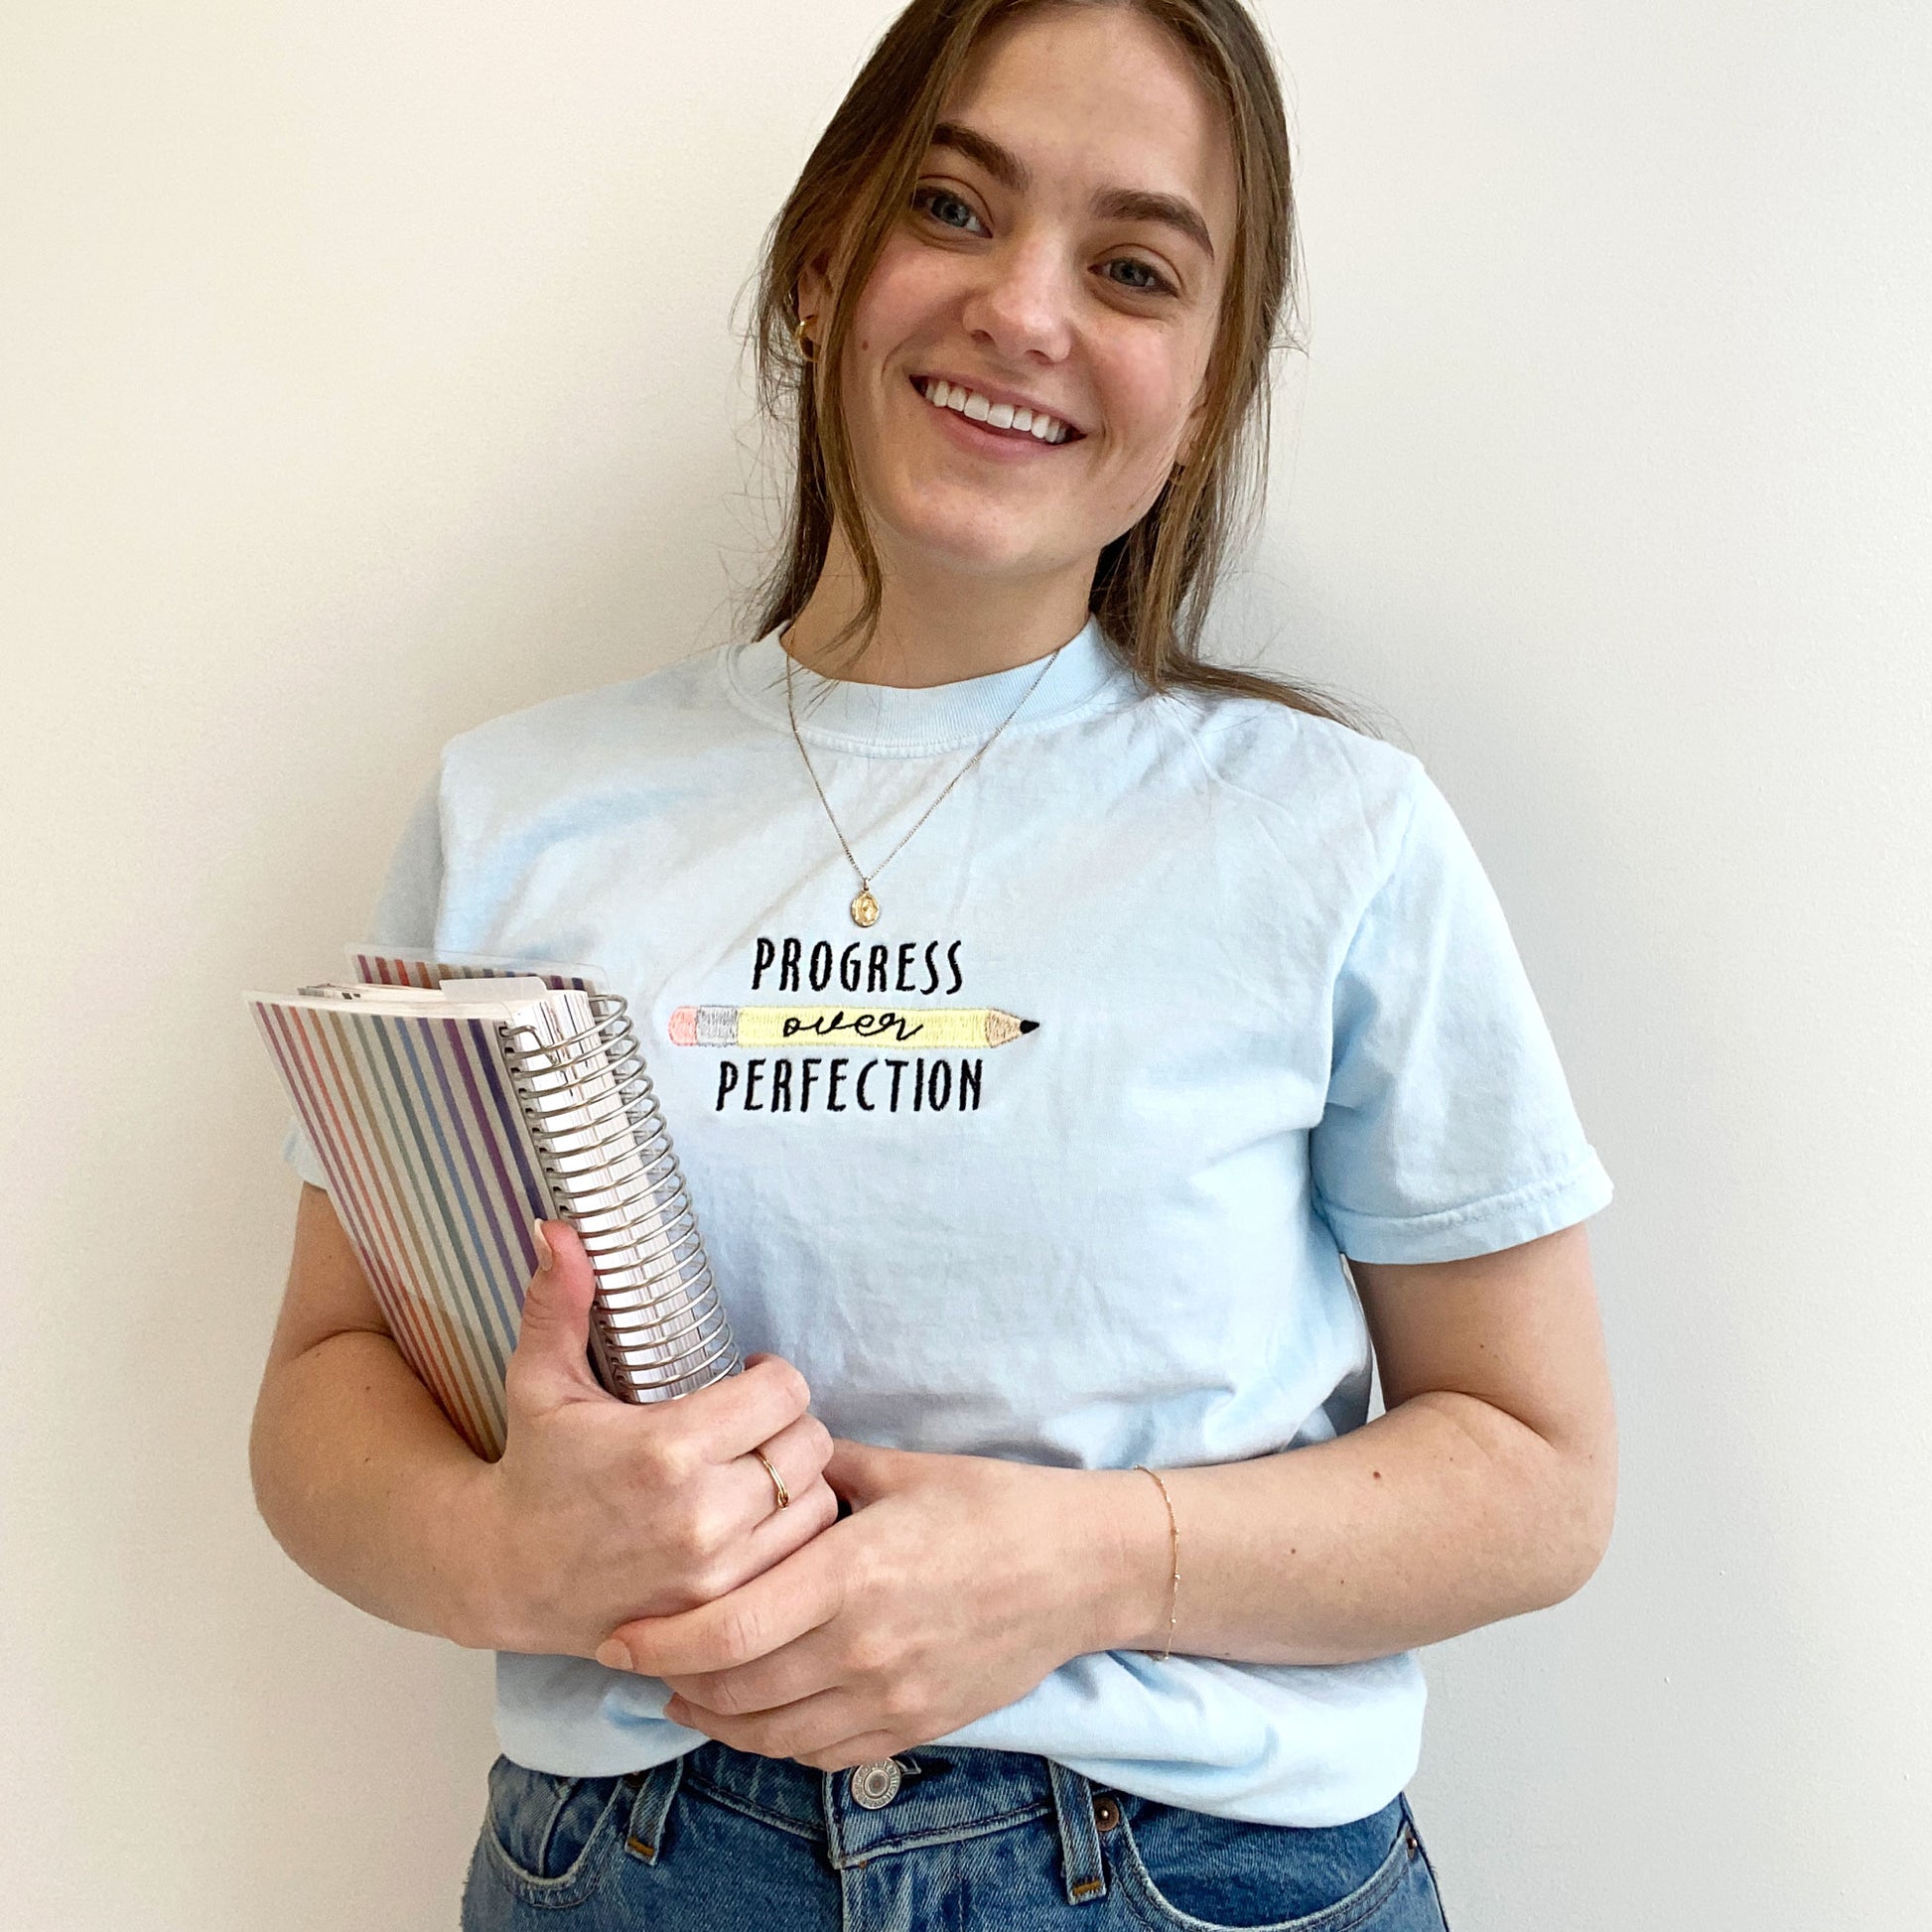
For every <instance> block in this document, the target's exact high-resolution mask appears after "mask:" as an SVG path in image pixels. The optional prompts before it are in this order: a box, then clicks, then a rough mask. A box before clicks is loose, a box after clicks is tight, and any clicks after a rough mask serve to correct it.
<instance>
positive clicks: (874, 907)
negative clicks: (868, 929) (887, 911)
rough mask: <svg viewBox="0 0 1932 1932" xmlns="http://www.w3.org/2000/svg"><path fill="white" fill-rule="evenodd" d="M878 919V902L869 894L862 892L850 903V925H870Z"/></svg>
mask: <svg viewBox="0 0 1932 1932" xmlns="http://www.w3.org/2000/svg"><path fill="white" fill-rule="evenodd" d="M878 917H879V901H878V900H877V899H876V898H874V897H873V896H872V894H871V893H870V892H862V893H861V894H860V895H859V897H857V898H855V899H854V900H853V901H852V923H853V924H854V925H871V924H873V923H874V922H875V921H876V920H877V919H878Z"/></svg>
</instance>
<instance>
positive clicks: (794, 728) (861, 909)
mask: <svg viewBox="0 0 1932 1932" xmlns="http://www.w3.org/2000/svg"><path fill="white" fill-rule="evenodd" d="M778 648H779V649H780V650H781V651H784V659H785V717H786V718H787V719H788V720H789V721H790V723H791V742H792V743H793V744H794V745H796V746H797V747H798V756H799V757H800V758H801V759H804V760H805V775H806V776H807V777H808V778H810V779H811V781H812V789H813V790H814V791H815V792H817V793H818V802H819V803H820V804H821V805H823V806H824V807H825V816H826V817H827V818H828V819H830V820H831V824H832V830H833V833H834V834H835V835H836V836H837V838H838V841H839V844H840V846H841V847H842V848H843V849H844V852H845V856H846V858H847V859H848V860H849V861H850V862H851V866H852V870H853V871H854V872H855V873H857V874H858V875H859V890H858V892H857V893H855V894H854V895H853V897H852V907H851V910H852V923H853V924H854V925H874V924H876V923H877V922H878V919H879V898H878V895H877V894H875V893H874V892H873V890H872V882H873V880H875V879H877V878H878V877H879V875H880V874H881V873H882V872H884V871H885V870H886V868H887V867H888V866H889V865H891V864H892V862H893V861H894V860H895V859H897V857H898V855H899V851H900V849H901V848H902V847H903V846H904V844H905V840H906V839H909V838H910V837H911V836H912V832H916V831H917V830H918V829H919V827H920V826H921V825H923V824H924V823H925V822H926V820H927V819H929V818H930V817H931V816H932V814H933V813H934V812H936V811H937V810H938V809H939V807H940V805H941V804H943V803H944V802H945V797H946V792H948V791H950V790H951V789H952V788H953V786H954V785H956V784H957V783H958V782H959V781H960V779H961V778H963V777H965V775H966V774H967V772H969V771H970V770H971V769H972V768H973V766H974V765H976V764H977V763H978V762H979V761H980V759H983V758H984V757H985V756H986V755H987V753H988V752H990V751H991V750H992V749H993V740H994V739H995V738H998V737H999V735H1000V734H1001V733H1002V732H1003V731H1005V730H1006V728H1007V727H1008V726H1009V725H1010V724H1012V723H1013V721H1014V720H1015V719H1016V718H1017V717H1019V715H1020V705H1023V704H1025V703H1026V702H1027V700H1028V699H1029V698H1031V697H1032V696H1033V694H1034V693H1035V691H1037V690H1038V689H1039V681H1040V679H1041V678H1043V677H1044V676H1045V675H1046V673H1047V672H1048V671H1050V670H1051V669H1052V668H1053V659H1054V658H1055V657H1057V656H1058V655H1059V654H1060V652H1059V651H1058V650H1056V651H1054V652H1052V653H1051V654H1050V655H1049V656H1048V657H1047V659H1046V661H1045V662H1044V663H1043V664H1041V665H1040V667H1039V669H1038V671H1037V672H1036V673H1035V677H1034V681H1033V682H1032V683H1031V684H1030V685H1028V686H1027V688H1026V689H1025V690H1024V691H1023V692H1021V694H1020V704H1016V705H1015V706H1014V707H1013V709H1012V710H1011V711H1009V712H1008V713H1007V715H1006V716H1005V717H1004V718H1002V719H1001V720H1000V722H999V723H998V724H997V725H995V726H994V727H993V736H992V738H989V739H988V740H987V741H986V743H985V744H984V745H982V746H981V747H980V748H979V750H978V751H977V752H975V753H974V754H973V756H972V757H971V758H969V759H967V760H966V762H965V763H964V764H962V765H961V766H960V767H959V769H958V770H957V771H955V772H954V773H953V774H952V776H951V777H950V778H948V779H947V780H946V784H945V790H943V791H941V792H940V794H939V796H938V797H937V798H935V799H934V800H933V801H932V803H931V804H929V805H928V806H927V807H926V808H925V810H924V811H922V812H921V813H920V814H919V815H918V817H917V818H916V819H914V820H913V821H912V831H911V832H907V833H906V835H905V838H904V839H900V840H899V842H898V844H897V845H896V846H894V847H893V849H892V851H890V852H889V853H887V855H886V856H885V858H883V859H882V860H880V862H879V863H878V865H876V866H874V867H873V869H872V872H871V873H870V874H868V873H867V871H866V869H865V867H863V866H862V865H860V863H859V861H858V860H857V858H855V857H854V856H853V851H852V847H851V846H850V845H848V844H847V843H846V837H845V834H844V833H843V832H841V831H840V830H839V821H838V819H837V818H836V817H835V816H834V815H833V812H832V803H831V800H830V799H828V798H827V797H826V796H825V787H824V786H823V785H822V784H820V783H819V781H818V773H817V772H816V771H814V770H813V769H812V760H811V755H810V754H809V753H808V752H807V751H806V750H805V741H804V740H803V739H802V738H801V737H799V735H798V713H797V711H796V710H795V709H794V708H793V705H792V699H791V652H790V651H789V650H786V649H785V640H784V638H783V637H782V636H781V637H780V638H779V639H778ZM1065 648H1066V646H1065V645H1064V644H1062V645H1061V646H1060V650H1064V649H1065Z"/></svg>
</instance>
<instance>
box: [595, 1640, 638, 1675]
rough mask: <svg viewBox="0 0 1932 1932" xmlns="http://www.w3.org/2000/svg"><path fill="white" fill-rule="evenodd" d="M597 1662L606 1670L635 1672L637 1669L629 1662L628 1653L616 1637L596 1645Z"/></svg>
mask: <svg viewBox="0 0 1932 1932" xmlns="http://www.w3.org/2000/svg"><path fill="white" fill-rule="evenodd" d="M597 1661H598V1662H599V1663H600V1664H602V1665H603V1666H604V1668H605V1669H606V1670H635V1669H636V1668H637V1666H636V1665H635V1664H633V1663H632V1662H631V1661H630V1652H629V1651H627V1650H626V1649H625V1648H624V1647H623V1645H622V1644H621V1643H620V1642H619V1641H618V1640H617V1638H616V1637H609V1638H607V1639H606V1640H605V1641H604V1642H603V1643H601V1644H599V1645H598V1647H597Z"/></svg>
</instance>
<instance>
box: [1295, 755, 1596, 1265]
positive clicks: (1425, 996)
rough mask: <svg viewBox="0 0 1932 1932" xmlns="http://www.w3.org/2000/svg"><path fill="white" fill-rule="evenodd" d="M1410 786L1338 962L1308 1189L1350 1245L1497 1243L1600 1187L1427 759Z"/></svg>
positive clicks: (1399, 1256) (1389, 1249)
mask: <svg viewBox="0 0 1932 1932" xmlns="http://www.w3.org/2000/svg"><path fill="white" fill-rule="evenodd" d="M1411 798H1412V807H1413V808H1412V810H1411V813H1410V816H1409V820H1408V823H1407V826H1406V828H1405V830H1404V833H1403V835H1402V839H1401V843H1400V846H1399V848H1398V850H1397V853H1396V858H1395V862H1394V864H1393V866H1392V867H1391V868H1390V871H1389V873H1388V876H1387V877H1386V878H1385V879H1384V881H1383V882H1382V885H1381V887H1380V888H1379V890H1378V891H1377V892H1376V894H1375V896H1374V897H1373V899H1372V900H1371V901H1370V903H1369V905H1368V908H1367V910H1366V911H1365V912H1364V913H1363V915H1362V919H1361V922H1360V924H1359V926H1358V927H1357V929H1356V931H1355V934H1354V936H1353V938H1352V940H1351V942H1350V944H1349V947H1348V950H1347V953H1346V956H1345V957H1344V959H1343V962H1342V965H1341V969H1340V971H1339V973H1338V974H1337V976H1336V981H1335V986H1334V993H1333V1048H1332V1057H1331V1061H1330V1067H1329V1075H1328V1092H1327V1100H1326V1105H1325V1107H1324V1110H1323V1112H1322V1116H1321V1120H1320V1122H1319V1124H1318V1125H1317V1126H1316V1127H1315V1129H1314V1131H1313V1132H1312V1134H1311V1137H1310V1162H1311V1172H1312V1178H1313V1184H1314V1196H1315V1204H1316V1206H1317V1208H1318V1209H1319V1211H1320V1213H1321V1215H1322V1217H1323V1218H1324V1219H1325V1220H1326V1221H1327V1223H1328V1225H1329V1227H1330V1229H1331V1230H1332V1231H1333V1233H1334V1237H1335V1240H1336V1242H1337V1244H1338V1245H1339V1246H1340V1248H1341V1250H1342V1252H1343V1253H1344V1254H1346V1255H1349V1256H1352V1257H1353V1258H1354V1259H1356V1260H1358V1261H1370V1262H1426V1261H1458V1260H1462V1259H1464V1258H1466V1257H1468V1256H1470V1255H1481V1254H1493V1253H1495V1252H1496V1251H1497V1250H1499V1249H1502V1248H1510V1247H1515V1246H1516V1245H1517V1244H1518V1243H1520V1242H1524V1241H1532V1240H1535V1239H1536V1238H1537V1237H1538V1236H1539V1235H1544V1234H1551V1233H1554V1232H1555V1231H1556V1230H1557V1229H1558V1228H1563V1227H1569V1226H1571V1225H1572V1224H1573V1223H1575V1222H1577V1221H1581V1220H1584V1219H1586V1218H1587V1217H1588V1216H1589V1215H1591V1214H1594V1213H1595V1212H1596V1211H1597V1210H1598V1209H1599V1208H1601V1207H1603V1206H1604V1205H1606V1204H1607V1202H1608V1201H1609V1198H1610V1181H1609V1176H1608V1175H1607V1174H1606V1173H1604V1172H1603V1168H1602V1165H1601V1163H1600V1162H1599V1161H1598V1160H1597V1158H1596V1155H1595V1153H1594V1152H1593V1151H1592V1150H1591V1148H1590V1146H1589V1144H1588V1142H1587V1140H1586V1139H1585V1137H1584V1130H1583V1126H1582V1123H1581V1122H1580V1121H1579V1120H1578V1118H1577V1111H1576V1108H1575V1106H1574V1104H1573V1103H1572V1100H1571V1096H1570V1088H1569V1085H1568V1083H1567V1081H1566V1080H1565V1078H1564V1073H1563V1068H1562V1066H1561V1065H1560V1063H1559V1062H1558V1059H1557V1051H1556V1046H1555V1044H1554V1042H1553V1041H1552V1040H1551V1037H1550V1031H1549V1028H1548V1027H1547V1026H1546V1025H1545V1023H1544V1019H1543V1015H1542V1012H1541V1010H1540V1009H1539V1008H1538V1006H1537V1003H1536V998H1535V995H1534V994H1533V993H1532V992H1531V990H1530V985H1529V980H1528V977H1527V975H1526V974H1525V973H1524V971H1523V964H1522V961H1521V959H1520V958H1519V957H1518V956H1517V952H1516V947H1515V944H1514V942H1513V941H1512V940H1511V938H1510V935H1509V929H1508V926H1507V925H1506V923H1505V922H1504V919H1503V913H1502V907H1501V906H1500V905H1499V904H1498V903H1497V900H1496V896H1495V893H1494V891H1493V890H1492V889H1491V887H1490V884H1489V881H1488V879H1487V877H1486V876H1485V875H1484V873H1483V870H1482V867H1481V864H1480V862H1479V861H1478V860H1477V858H1476V856H1475V853H1474V851H1473V850H1472V849H1471V847H1470V845H1469V842H1468V839H1467V837H1466V836H1465V835H1464V833H1463V831H1462V828H1461V826H1460V825H1459V824H1458V823H1457V821H1456V818H1455V815H1454V813H1453V812H1452V811H1451V810H1450V809H1449V803H1448V801H1447V800H1446V799H1445V798H1444V797H1443V795H1442V793H1441V792H1440V791H1439V790H1438V789H1437V788H1436V786H1435V784H1434V783H1433V782H1431V780H1430V779H1429V778H1428V776H1427V775H1426V774H1425V773H1424V772H1423V771H1422V769H1421V767H1420V766H1418V767H1417V768H1416V772H1415V776H1414V784H1413V787H1412V792H1411Z"/></svg>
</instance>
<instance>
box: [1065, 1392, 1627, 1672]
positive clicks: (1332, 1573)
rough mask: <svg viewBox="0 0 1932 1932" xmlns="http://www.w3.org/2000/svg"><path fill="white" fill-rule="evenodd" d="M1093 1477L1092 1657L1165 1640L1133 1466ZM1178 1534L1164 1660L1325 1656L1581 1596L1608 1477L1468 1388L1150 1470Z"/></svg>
mask: <svg viewBox="0 0 1932 1932" xmlns="http://www.w3.org/2000/svg"><path fill="white" fill-rule="evenodd" d="M1128 1473H1129V1474H1131V1477H1132V1481H1133V1483H1135V1484H1138V1485H1139V1490H1138V1491H1136V1490H1134V1489H1132V1488H1129V1487H1128V1486H1127V1485H1126V1484H1125V1483H1124V1482H1123V1480H1122V1473H1121V1472H1119V1471H1105V1472H1096V1473H1095V1474H1094V1475H1093V1477H1092V1478H1091V1479H1090V1481H1089V1483H1088V1486H1087V1493H1086V1496H1085V1501H1086V1504H1087V1509H1086V1514H1085V1517H1084V1526H1085V1528H1086V1529H1087V1531H1088V1533H1089V1535H1090V1536H1091V1537H1092V1539H1093V1543H1094V1547H1095V1549H1096V1550H1097V1551H1098V1552H1099V1556H1098V1559H1097V1561H1096V1562H1095V1563H1094V1564H1092V1565H1091V1566H1089V1571H1088V1574H1089V1575H1090V1576H1091V1578H1092V1579H1093V1588H1092V1592H1091V1599H1090V1603H1089V1608H1090V1611H1091V1614H1092V1617H1093V1625H1092V1627H1093V1629H1094V1631H1095V1633H1096V1635H1097V1638H1098V1641H1096V1642H1094V1643H1093V1644H1092V1645H1091V1647H1092V1648H1095V1649H1110V1650H1111V1649H1152V1650H1154V1651H1156V1652H1157V1653H1158V1652H1159V1651H1161V1650H1162V1649H1164V1648H1166V1646H1167V1642H1168V1615H1169V1588H1168V1579H1169V1575H1170V1570H1169V1562H1168V1559H1169V1530H1168V1519H1167V1513H1166V1511H1165V1510H1164V1509H1163V1507H1162V1503H1161V1498H1160V1495H1159V1494H1158V1492H1157V1491H1156V1489H1155V1486H1154V1484H1153V1483H1152V1482H1150V1481H1149V1480H1148V1478H1147V1477H1146V1476H1145V1475H1143V1474H1140V1473H1139V1472H1138V1471H1132V1472H1128ZM1162 1473H1163V1476H1164V1478H1165V1480H1166V1482H1167V1484H1168V1489H1169V1492H1170V1494H1171V1495H1172V1497H1173V1509H1174V1516H1175V1519H1176V1521H1177V1523H1178V1526H1179V1531H1180V1578H1181V1581H1180V1587H1179V1589H1178V1591H1177V1592H1176V1596H1177V1603H1176V1609H1177V1616H1176V1621H1175V1626H1174V1632H1173V1648H1174V1650H1175V1652H1176V1653H1177V1654H1179V1653H1186V1654H1189V1655H1194V1656H1204V1657H1221V1658H1226V1659H1229V1660H1233V1661H1240V1662H1247V1663H1270V1664H1335V1663H1349V1662H1354V1661H1356V1660H1359V1659H1363V1658H1369V1657H1381V1656H1386V1655H1389V1654H1390V1653H1392V1652H1395V1651H1399V1650H1407V1649H1411V1648H1413V1647H1415V1646H1417V1645H1420V1644H1427V1643H1435V1642H1439V1641H1441V1640H1442V1639H1444V1638H1446V1637H1451V1636H1456V1635H1458V1634H1460V1633H1461V1632H1462V1631H1465V1630H1472V1629H1475V1628H1476V1627H1478V1626H1479V1625H1481V1624H1485V1623H1493V1622H1496V1621H1498V1620H1499V1619H1501V1618H1503V1617H1508V1616H1515V1615H1518V1614H1520V1613H1522V1612H1523V1611H1526V1610H1532V1609H1539V1608H1543V1607H1545V1606H1547V1605H1548V1604H1550V1603H1554V1602H1557V1601H1560V1600H1561V1599H1562V1598H1563V1597H1565V1596H1567V1595H1569V1594H1570V1593H1571V1592H1572V1591H1573V1590H1575V1589H1576V1588H1578V1587H1581V1585H1582V1584H1583V1583H1584V1581H1585V1580H1586V1579H1587V1577H1588V1575H1589V1573H1590V1571H1591V1570H1592V1569H1593V1568H1594V1567H1595V1564H1596V1562H1597V1559H1598V1558H1599V1557H1600V1555H1601V1551H1602V1546H1603V1542H1604V1540H1605V1538H1606V1537H1607V1534H1608V1506H1607V1496H1608V1483H1607V1477H1608V1471H1607V1470H1603V1469H1599V1468H1595V1467H1593V1466H1591V1458H1590V1457H1589V1456H1588V1455H1587V1454H1582V1453H1580V1452H1576V1451H1572V1452H1563V1451H1560V1450H1559V1449H1556V1448H1554V1447H1553V1446H1552V1445H1551V1444H1550V1443H1548V1442H1546V1441H1545V1440H1544V1439H1543V1438H1542V1437H1540V1436H1538V1435H1537V1434H1536V1433H1535V1432H1534V1431H1533V1430H1531V1429H1529V1428H1528V1427H1527V1426H1526V1425H1525V1424H1523V1423H1521V1422H1518V1421H1517V1420H1516V1419H1515V1418H1514V1417H1512V1416H1510V1415H1508V1414H1506V1413H1505V1412H1504V1411H1502V1410H1500V1409H1497V1408H1495V1407H1494V1406H1492V1405H1491V1404H1489V1403H1486V1402H1482V1401H1479V1400H1478V1399H1477V1398H1475V1397H1473V1396H1466V1395H1458V1394H1447V1393H1430V1394H1424V1395H1418V1396H1415V1397H1412V1398H1411V1399H1410V1400H1409V1401H1407V1402H1405V1403H1402V1404H1401V1405H1400V1406H1399V1407H1397V1408H1396V1409H1393V1410H1391V1411H1390V1412H1389V1413H1388V1414H1386V1415H1384V1416H1380V1417H1378V1418H1377V1419H1376V1420H1375V1421H1374V1422H1372V1423H1370V1424H1368V1425H1367V1426H1366V1427H1365V1428H1362V1429H1358V1430H1353V1431H1351V1432H1350V1433H1349V1434H1347V1435H1345V1436H1342V1437H1339V1438H1337V1439H1336V1440H1335V1441H1333V1442H1329V1443H1321V1444H1315V1445H1311V1446H1310V1447H1308V1448H1305V1449H1290V1450H1287V1451H1285V1452H1283V1453H1281V1454H1276V1455H1267V1456H1260V1457H1257V1458H1255V1459H1254V1460H1252V1461H1247V1462H1233V1463H1224V1464H1219V1465H1208V1466H1203V1467H1197V1468H1186V1469H1172V1470H1164V1471H1163V1472H1162Z"/></svg>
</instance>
